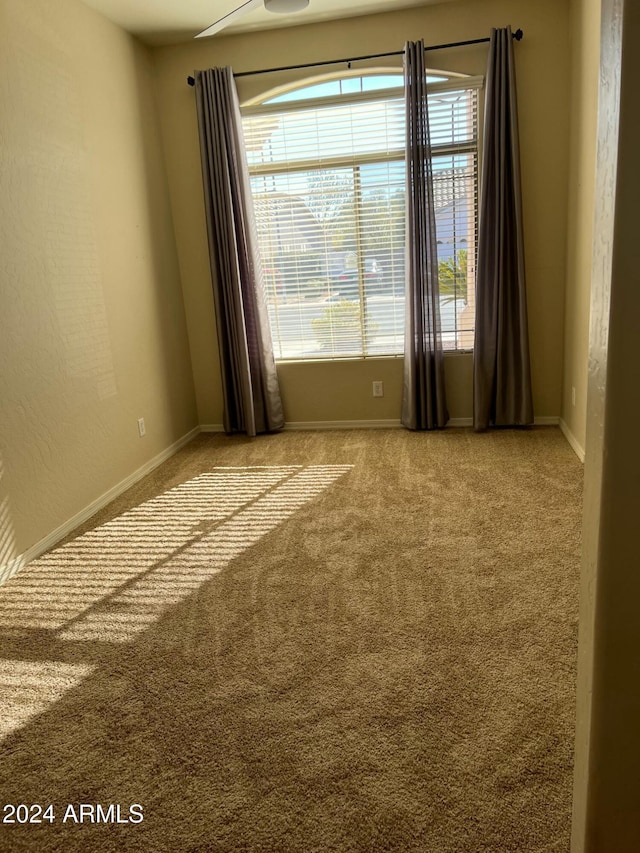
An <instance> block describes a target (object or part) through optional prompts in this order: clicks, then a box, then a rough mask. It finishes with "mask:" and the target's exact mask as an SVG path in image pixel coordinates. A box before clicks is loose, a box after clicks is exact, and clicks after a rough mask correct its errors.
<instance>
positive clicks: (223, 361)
mask: <svg viewBox="0 0 640 853" xmlns="http://www.w3.org/2000/svg"><path fill="white" fill-rule="evenodd" d="M195 80H196V104H197V111H198V129H199V136H200V154H201V161H202V178H203V189H204V201H205V213H206V220H207V234H208V239H209V257H210V263H211V279H212V285H213V297H214V304H215V312H216V328H217V333H218V348H219V353H220V367H221V374H222V389H223V396H224V428H225V431H226V432H227V433H233V432H245V433H247V434H248V435H256V434H257V433H261V432H269V431H272V430H277V429H280V428H281V427H282V426H283V425H284V415H283V410H282V402H281V399H280V390H279V385H278V376H277V372H276V365H275V359H274V356H273V345H272V342H271V330H270V327H269V317H268V314H267V307H266V302H265V299H264V290H263V280H262V267H261V264H260V258H259V255H258V249H257V237H256V226H255V218H254V212H253V202H252V199H251V191H250V184H249V171H248V167H247V162H246V155H245V149H244V140H243V137H242V124H241V119H240V107H239V103H238V95H237V92H236V87H235V81H234V79H233V73H232V71H231V69H230V68H213V69H210V70H208V71H197V72H196V74H195Z"/></svg>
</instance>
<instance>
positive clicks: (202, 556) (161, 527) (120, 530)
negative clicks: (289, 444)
mask: <svg viewBox="0 0 640 853" xmlns="http://www.w3.org/2000/svg"><path fill="white" fill-rule="evenodd" d="M352 467H353V466H352V465H317V466H308V467H304V468H303V467H302V466H274V467H269V466H260V467H247V468H214V469H212V470H211V471H208V472H206V473H204V474H201V475H199V476H198V477H195V478H194V479H192V480H190V481H188V482H186V483H183V484H181V485H179V486H177V487H175V488H173V489H171V490H169V491H167V492H165V493H163V494H161V495H159V496H158V497H155V498H153V499H151V500H149V501H147V502H145V503H143V504H141V505H140V506H137V507H134V508H133V509H131V510H129V511H127V512H125V513H122V514H121V515H119V516H118V517H117V518H114V519H112V520H111V521H108V522H106V523H105V524H103V525H101V526H100V527H98V528H96V529H94V530H90V531H88V532H87V533H84V534H82V535H80V536H78V537H77V538H76V539H74V540H72V541H70V542H68V543H67V544H66V545H62V546H60V547H59V548H56V549H54V550H53V551H51V552H49V553H48V554H45V555H44V556H42V557H41V558H40V559H38V560H35V561H33V563H31V564H30V565H29V566H28V567H27V568H26V569H24V570H23V572H22V573H21V574H20V575H18V576H17V577H15V578H14V579H13V580H12V581H11V582H10V583H8V584H7V585H6V586H5V587H3V588H2V590H1V591H0V625H1V626H2V627H1V628H0V637H1V636H4V638H5V639H6V640H10V639H15V640H20V639H24V638H25V637H28V636H29V635H30V634H34V633H39V634H41V635H42V636H43V637H46V639H47V641H48V642H50V643H52V644H56V643H57V644H60V643H62V644H64V643H70V644H75V643H102V644H105V643H106V644H113V645H119V644H123V643H127V642H129V641H131V640H133V639H134V638H135V637H136V636H137V635H139V634H140V633H141V632H143V631H144V630H146V629H147V628H149V627H150V626H151V625H153V623H154V622H155V621H156V620H157V619H159V618H160V617H161V616H162V614H163V613H165V612H166V611H167V610H168V608H170V607H172V606H174V605H176V604H178V603H179V602H181V601H182V600H183V599H185V598H186V597H187V596H189V595H191V594H192V593H194V592H195V591H196V590H197V589H198V588H199V587H200V586H201V585H202V584H204V583H205V582H207V581H208V580H210V579H211V578H213V577H214V576H215V575H217V574H218V573H219V572H220V571H222V569H224V568H225V567H226V566H227V565H228V564H229V563H230V562H231V561H232V560H233V559H234V558H236V557H238V556H239V555H240V554H242V553H243V551H245V550H246V549H247V548H250V547H251V546H252V545H254V544H256V543H257V542H258V541H259V540H260V539H261V538H262V537H263V536H265V535H266V534H268V533H270V532H271V531H272V530H274V529H275V528H276V527H277V526H278V525H279V524H281V523H282V522H283V521H285V520H286V519H288V518H290V517H291V516H292V515H293V514H294V513H295V512H296V511H297V510H299V509H300V508H301V507H302V506H304V504H306V503H308V502H309V501H310V500H313V499H314V498H316V497H318V496H319V495H320V494H321V493H322V492H323V491H324V490H325V489H327V488H328V487H329V486H331V485H332V484H333V483H335V481H336V480H338V479H339V478H340V477H342V476H343V475H344V474H346V473H347V472H348V471H350V470H351V468H352ZM93 668H94V667H93V666H91V665H84V664H69V663H62V662H60V661H56V660H44V661H28V662H25V661H20V660H11V659H6V660H2V659H0V706H2V709H3V710H2V715H1V716H0V739H1V738H2V737H4V736H5V735H6V734H8V733H9V732H11V731H14V730H15V729H16V728H19V727H20V726H21V725H22V724H23V722H25V721H26V720H28V719H30V718H31V717H32V716H34V715H35V714H37V713H39V712H41V711H42V710H44V709H45V708H46V707H47V706H48V705H49V704H50V703H51V702H54V701H56V700H57V699H58V698H60V696H61V695H62V694H63V693H64V692H66V690H68V689H70V688H71V687H73V686H75V685H76V684H78V682H79V681H80V680H81V679H82V678H84V677H85V676H86V675H87V674H88V673H89V672H91V671H92V669H93Z"/></svg>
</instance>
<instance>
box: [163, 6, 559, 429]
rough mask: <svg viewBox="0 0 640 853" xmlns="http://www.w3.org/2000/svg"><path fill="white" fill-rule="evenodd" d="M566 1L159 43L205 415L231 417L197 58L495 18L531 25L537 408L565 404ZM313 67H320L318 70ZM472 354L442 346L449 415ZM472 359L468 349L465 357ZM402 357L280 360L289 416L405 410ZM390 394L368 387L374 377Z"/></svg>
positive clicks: (324, 49)
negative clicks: (206, 209)
mask: <svg viewBox="0 0 640 853" xmlns="http://www.w3.org/2000/svg"><path fill="white" fill-rule="evenodd" d="M568 12H569V7H568V0H567V2H557V0H538V2H536V3H531V2H527V0H460V2H457V3H455V4H450V3H444V4H442V5H435V6H431V5H430V6H425V7H423V8H420V9H409V10H404V11H398V12H394V13H391V14H382V15H376V16H369V17H365V18H362V17H361V18H353V19H347V20H343V21H339V22H327V23H321V24H315V25H308V26H303V27H294V28H288V29H282V30H272V31H268V32H262V33H249V34H239V35H234V36H226V37H220V38H215V39H213V40H202V41H198V42H192V43H188V44H181V45H176V46H173V47H165V48H160V49H157V50H155V51H154V57H155V61H156V68H157V80H158V95H159V105H160V112H161V122H162V130H163V139H164V146H165V151H166V156H167V171H168V175H169V184H170V190H171V197H172V205H173V212H174V218H175V222H176V236H177V245H178V253H179V258H180V268H181V273H182V281H183V287H184V295H185V305H186V310H187V322H188V326H189V338H190V343H191V356H192V362H193V369H194V379H195V385H196V394H197V399H198V411H199V416H200V421H201V423H208V424H216V423H221V422H222V399H221V393H220V380H219V368H218V355H217V349H216V338H215V327H214V319H213V301H212V297H211V292H210V291H211V285H210V274H209V269H208V260H207V241H206V232H205V225H204V220H203V203H202V190H201V183H200V165H199V154H198V142H197V130H196V115H195V105H194V93H193V90H192V89H190V88H188V87H187V85H186V77H187V75H189V74H192V73H193V71H194V70H195V69H198V68H208V67H211V66H215V65H226V64H231V65H232V66H233V67H234V69H236V70H238V71H244V70H249V69H253V68H261V67H269V66H278V65H288V64H295V63H303V62H312V61H314V60H321V59H326V58H336V57H342V56H345V57H346V56H351V55H354V54H356V55H358V54H366V53H380V52H384V51H393V50H400V49H401V48H402V46H403V44H404V42H405V41H406V40H407V39H418V38H424V39H425V41H426V43H427V44H437V43H446V42H450V41H459V40H463V39H473V38H478V37H482V36H486V35H488V34H489V30H490V28H491V27H494V26H495V27H501V26H506V25H507V24H511V25H512V26H513V27H514V28H515V27H522V29H523V30H524V32H525V38H524V40H523V41H522V42H521V43H520V44H518V45H517V46H516V64H517V74H518V86H519V97H520V127H521V147H522V168H523V197H524V221H525V229H526V233H525V247H526V266H527V276H528V287H529V325H530V332H531V354H532V373H533V386H534V405H535V411H536V415H538V416H557V415H559V414H560V405H561V393H562V355H563V344H562V335H563V316H564V281H565V268H566V211H567V191H566V186H567V180H566V175H567V169H568V127H569V118H568V114H569V67H570V66H569V55H570V54H569V49H568V38H569V14H568ZM486 52H487V49H486V45H480V46H476V47H472V48H460V49H455V50H449V51H442V52H439V53H430V54H429V55H428V60H429V63H430V65H431V66H432V67H439V68H444V69H447V70H452V71H460V72H466V73H470V74H484V72H485V68H486ZM314 73H315V72H314ZM299 74H300V72H297V73H296V74H295V75H294V74H291V73H289V74H274V75H269V76H260V77H249V78H244V79H241V80H240V81H239V93H240V97H241V99H243V100H244V99H248V98H250V97H254V96H256V95H257V94H259V93H260V92H261V91H264V90H266V89H269V88H272V87H273V86H276V85H279V84H282V83H284V82H286V81H287V80H295V79H300V77H299ZM470 361H471V359H470V356H468V355H467V356H452V357H450V358H447V365H446V366H447V385H448V389H449V395H450V400H449V409H450V413H451V415H452V417H469V416H470V415H471V404H472V400H471V364H470ZM464 362H467V363H466V364H465V363H464ZM401 372H402V371H401V361H400V360H398V359H396V360H389V361H388V362H387V363H386V364H383V363H382V362H381V361H379V360H376V361H375V362H371V363H369V362H368V361H360V362H353V363H350V364H348V365H346V364H345V365H340V364H338V365H336V364H323V365H320V364H317V365H281V366H280V368H279V373H280V377H281V385H282V392H283V398H284V403H285V416H286V418H287V420H288V421H296V422H297V421H313V420H329V421H333V420H360V419H374V420H375V419H388V418H396V419H397V418H398V417H399V405H398V401H399V399H400V394H401V387H400V382H401ZM373 379H382V380H386V389H385V390H386V396H385V397H384V398H383V399H382V400H379V399H376V400H374V399H373V398H371V380H373Z"/></svg>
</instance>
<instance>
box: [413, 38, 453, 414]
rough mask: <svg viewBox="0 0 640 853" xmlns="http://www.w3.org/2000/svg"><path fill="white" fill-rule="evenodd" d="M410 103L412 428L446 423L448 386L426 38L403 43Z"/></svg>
mask: <svg viewBox="0 0 640 853" xmlns="http://www.w3.org/2000/svg"><path fill="white" fill-rule="evenodd" d="M404 75H405V83H404V92H405V108H406V128H407V129H406V166H407V174H406V192H407V211H406V270H405V276H406V281H405V333H404V383H403V391H402V415H401V420H402V423H403V424H404V426H406V427H407V428H408V429H416V430H424V429H435V428H438V427H443V426H445V424H446V423H447V421H448V419H449V414H448V412H447V403H446V398H445V389H444V359H443V353H442V336H441V328H440V301H439V292H438V257H437V247H436V223H435V214H434V206H433V177H432V173H431V143H430V139H429V112H428V108H427V78H426V73H425V67H424V42H422V41H418V42H407V43H406V45H405V49H404Z"/></svg>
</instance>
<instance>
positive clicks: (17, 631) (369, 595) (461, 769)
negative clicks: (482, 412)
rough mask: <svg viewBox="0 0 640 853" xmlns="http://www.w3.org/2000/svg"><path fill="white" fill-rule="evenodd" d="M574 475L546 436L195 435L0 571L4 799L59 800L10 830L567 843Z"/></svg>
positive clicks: (225, 839) (30, 844)
mask: <svg viewBox="0 0 640 853" xmlns="http://www.w3.org/2000/svg"><path fill="white" fill-rule="evenodd" d="M581 476H582V471H581V465H580V464H579V462H578V460H577V459H576V458H575V456H574V454H573V452H572V451H571V449H570V448H569V446H568V445H567V443H566V442H565V440H564V438H563V437H562V435H561V434H560V432H559V431H558V430H557V429H555V428H540V429H533V430H531V431H522V432H516V431H503V432H495V433H488V434H483V435H475V434H473V433H471V432H470V431H466V430H450V431H446V432H444V433H438V434H433V435H425V434H415V433H409V432H406V431H403V430H388V431H370V432H364V431H339V432H325V433H311V432H308V433H283V434H281V435H275V436H266V437H262V438H259V439H257V440H247V439H244V438H233V439H229V438H226V437H224V436H201V437H199V438H198V439H196V440H195V441H194V442H192V443H191V444H190V445H188V446H187V447H186V448H184V449H183V450H182V451H181V452H180V453H179V454H178V455H177V456H175V457H174V458H172V459H171V460H169V461H168V462H167V463H165V465H163V466H162V468H161V469H159V470H158V471H156V472H155V473H154V474H153V475H151V476H150V477H148V478H146V479H145V480H143V481H141V482H140V483H139V484H138V485H136V486H135V487H134V488H133V489H131V490H130V491H129V492H128V493H127V494H126V495H124V496H123V497H122V498H121V499H119V500H117V501H116V502H115V503H114V504H112V505H111V506H110V507H108V508H107V509H106V510H104V511H103V512H101V513H100V514H99V515H98V516H96V517H94V518H93V519H92V520H91V522H90V523H88V524H86V525H85V526H84V527H83V528H82V529H81V530H79V531H77V532H76V533H75V534H74V536H73V537H69V539H67V540H66V541H65V542H64V543H62V544H61V545H60V546H58V547H57V548H56V549H54V550H53V551H52V552H50V553H49V554H47V555H44V556H43V557H42V558H40V559H39V560H37V561H35V562H34V563H32V564H31V565H30V566H29V567H28V568H27V569H25V570H24V571H23V572H22V573H21V574H20V575H18V576H17V577H16V578H14V579H13V580H12V581H11V582H10V583H9V584H8V585H6V586H5V587H3V588H2V589H0V625H1V627H0V691H1V694H2V695H1V697H0V736H1V737H2V740H0V805H1V804H5V803H9V804H18V803H22V804H32V803H38V804H41V805H42V806H43V807H46V806H48V805H49V804H53V806H54V809H53V821H52V822H49V821H45V822H43V823H39V824H38V823H30V824H25V825H20V824H17V823H16V824H0V850H1V851H3V853H4V851H11V853H15V852H16V851H38V852H39V853H40V851H41V852H42V853H48V851H61V853H80V851H82V853H102V851H105V853H106V851H149V853H165V851H166V853H205V851H212V853H213V851H216V853H227V851H229V853H236V851H247V853H249V851H251V853H254V852H255V851H261V853H287V852H288V851H292V853H293V851H296V853H315V852H316V851H318V853H320V851H344V852H345V853H347V851H363V853H364V851H366V853H375V852H376V851H416V853H418V851H419V853H499V851H508V853H549V851H554V853H556V851H557V853H560V851H562V853H566V851H568V849H569V824H570V801H571V772H572V767H571V765H572V746H573V715H574V687H575V660H576V619H577V587H578V572H579V538H580V515H581V513H580V504H581ZM80 803H84V804H87V805H86V807H85V809H84V812H83V818H84V819H83V822H82V823H76V822H75V821H76V819H78V818H79V804H80ZM69 804H71V806H72V809H71V812H70V811H69V810H68V808H67V806H68V805H69ZM97 804H100V806H101V812H99V813H98V815H97V816H98V817H99V818H100V820H101V821H102V820H103V819H106V820H107V822H106V823H104V822H100V823H95V822H93V823H92V822H90V821H91V818H93V820H94V821H95V819H96V806H97ZM111 804H113V805H114V806H116V805H119V806H120V811H119V812H118V810H116V809H112V810H111V811H109V806H110V805H111ZM132 804H140V805H141V807H142V813H143V816H144V819H143V821H142V822H138V823H134V822H128V823H124V822H121V823H117V822H115V820H116V817H117V815H118V814H119V815H120V820H121V821H124V820H126V819H127V818H129V817H132V818H133V819H134V820H137V819H138V818H137V811H138V810H137V809H133V810H132V811H130V806H131V805H132ZM19 814H20V816H21V817H22V818H24V816H25V811H24V810H21V811H20V813H19ZM30 814H31V816H32V817H33V816H36V817H37V816H38V813H37V809H36V810H32V811H31V813H30ZM6 815H7V812H6V811H5V813H4V816H5V817H6ZM9 815H10V810H9ZM49 815H50V816H51V812H49ZM65 815H66V817H67V819H66V821H65V820H64V817H65Z"/></svg>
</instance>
